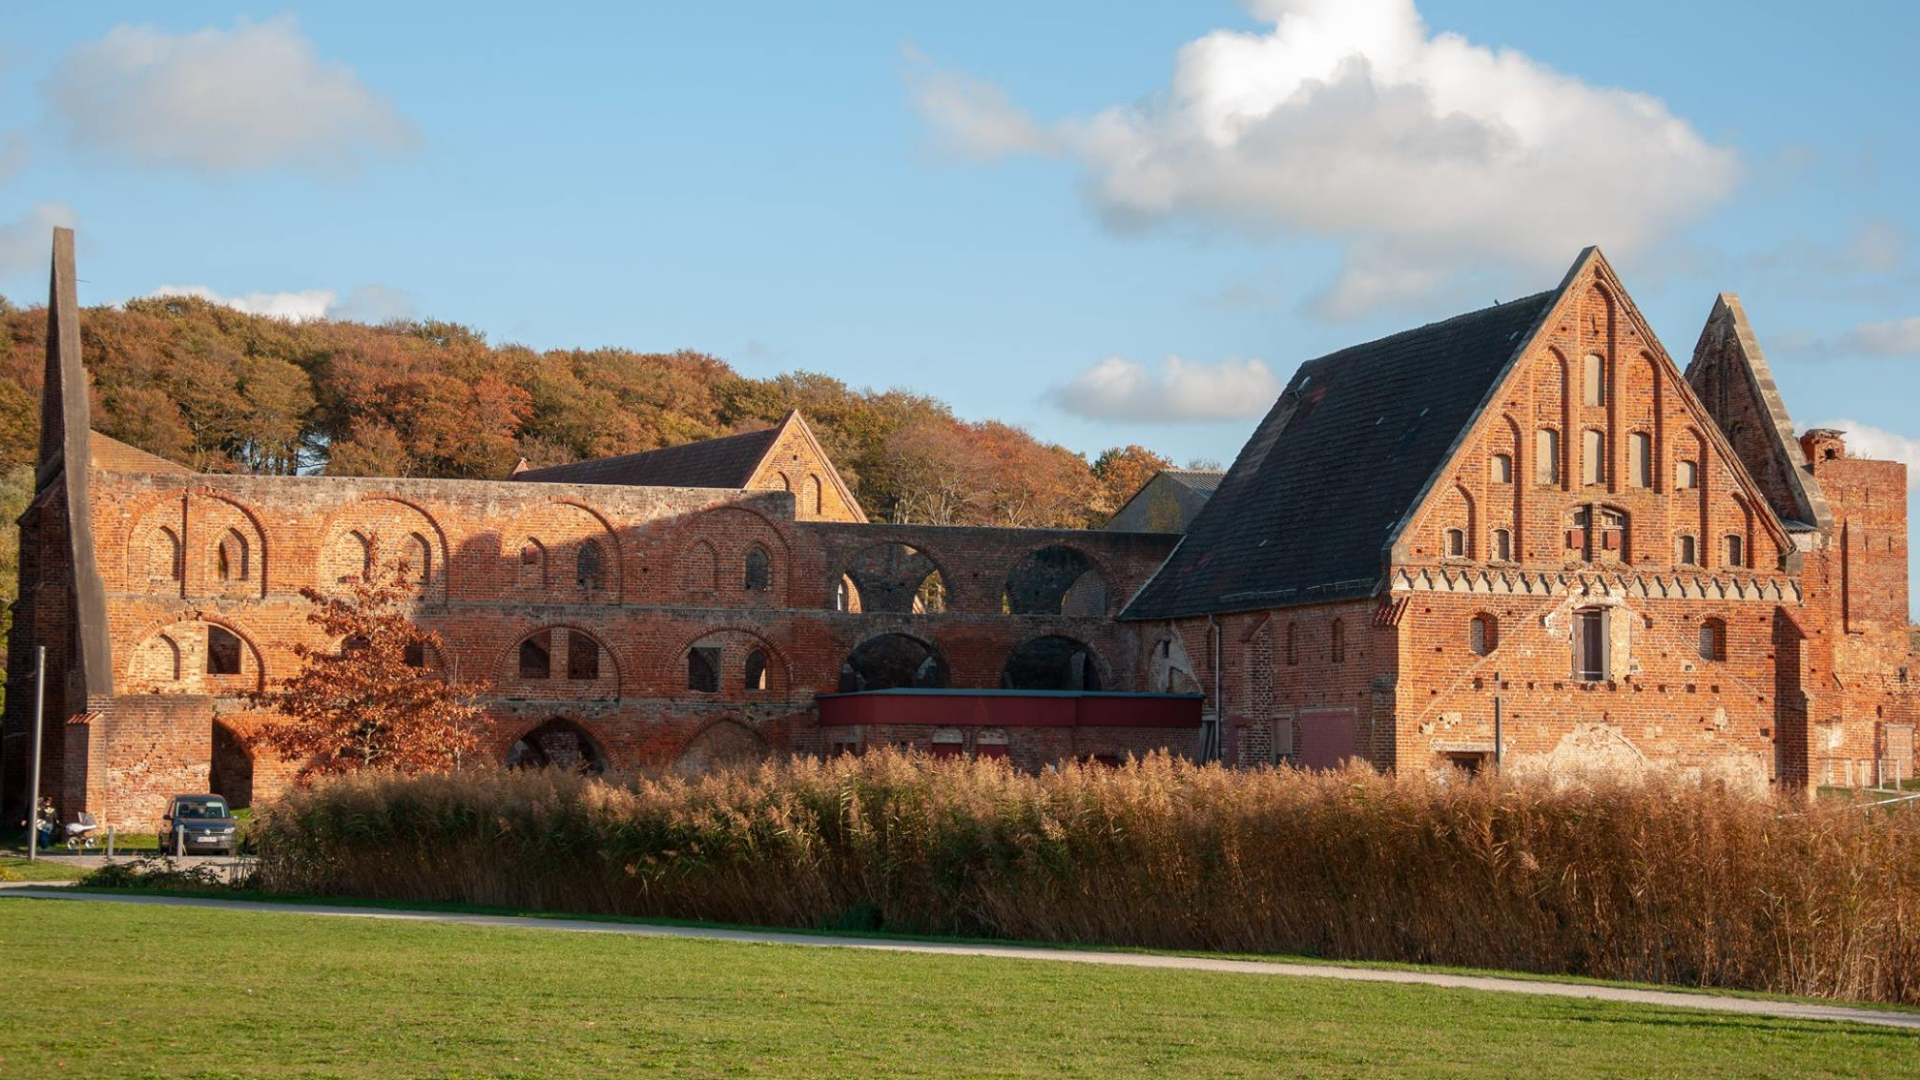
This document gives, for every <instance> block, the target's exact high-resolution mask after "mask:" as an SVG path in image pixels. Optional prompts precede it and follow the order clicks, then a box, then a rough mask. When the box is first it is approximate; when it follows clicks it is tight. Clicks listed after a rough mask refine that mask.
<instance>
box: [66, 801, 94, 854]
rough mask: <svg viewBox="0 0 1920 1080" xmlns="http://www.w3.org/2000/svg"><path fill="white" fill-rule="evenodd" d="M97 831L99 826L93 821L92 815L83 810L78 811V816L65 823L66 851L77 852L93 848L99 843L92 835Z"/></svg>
mask: <svg viewBox="0 0 1920 1080" xmlns="http://www.w3.org/2000/svg"><path fill="white" fill-rule="evenodd" d="M98 831H100V825H99V823H98V822H96V821H94V820H93V815H92V814H89V813H87V812H86V811H85V810H82V811H80V813H79V815H78V816H76V817H75V818H74V819H73V820H72V821H70V822H68V823H67V850H68V851H79V850H81V849H82V848H87V849H91V848H93V847H95V846H96V845H98V843H99V841H98V840H96V839H95V838H94V833H96V832H98Z"/></svg>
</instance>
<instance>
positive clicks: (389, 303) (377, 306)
mask: <svg viewBox="0 0 1920 1080" xmlns="http://www.w3.org/2000/svg"><path fill="white" fill-rule="evenodd" d="M417 314H419V305H417V304H415V303H414V301H413V297H412V296H411V295H410V294H408V293H407V292H406V291H405V290H404V289H394V288H389V287H388V286H385V285H362V286H360V287H359V288H357V289H355V290H353V291H352V292H350V293H348V294H347V295H346V297H345V299H343V300H341V301H340V302H339V303H337V304H333V305H331V306H329V307H328V308H327V318H329V319H352V320H353V321H355V322H363V323H373V324H375V325H379V324H380V323H389V322H394V321H395V320H402V321H404V320H408V319H412V318H413V317H414V316H416V315H417Z"/></svg>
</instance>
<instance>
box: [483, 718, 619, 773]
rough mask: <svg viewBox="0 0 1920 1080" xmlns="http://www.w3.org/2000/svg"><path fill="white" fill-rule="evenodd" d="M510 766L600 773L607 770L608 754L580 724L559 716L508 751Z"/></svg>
mask: <svg viewBox="0 0 1920 1080" xmlns="http://www.w3.org/2000/svg"><path fill="white" fill-rule="evenodd" d="M506 765H507V768H509V769H559V770H561V771H563V772H571V773H578V774H580V775H581V776H600V775H602V774H604V773H605V772H606V771H607V755H606V751H604V750H602V749H601V748H600V744H599V743H598V742H596V741H595V740H594V738H593V737H592V736H591V735H588V734H587V733H586V732H585V731H584V730H582V729H581V728H580V726H579V725H577V724H574V723H572V722H571V721H567V720H562V719H560V718H559V717H555V718H553V719H552V720H549V721H547V722H546V723H544V724H541V725H540V726H539V727H537V728H534V729H533V730H532V731H529V732H527V733H526V734H525V735H522V736H520V738H519V739H518V740H516V741H515V742H514V744H513V748H512V749H511V750H509V751H508V752H507V762H506Z"/></svg>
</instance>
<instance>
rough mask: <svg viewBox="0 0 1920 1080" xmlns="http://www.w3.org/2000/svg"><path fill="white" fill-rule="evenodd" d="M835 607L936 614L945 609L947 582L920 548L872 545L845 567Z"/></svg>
mask: <svg viewBox="0 0 1920 1080" xmlns="http://www.w3.org/2000/svg"><path fill="white" fill-rule="evenodd" d="M834 606H835V607H836V608H837V609H838V610H840V611H865V612H881V611H886V612H897V613H900V614H914V615H924V614H937V613H939V612H942V611H945V610H946V607H947V586H946V579H945V578H944V577H942V576H941V574H940V569H939V568H938V567H937V566H935V565H934V563H933V560H932V559H931V558H929V557H928V555H927V553H926V552H924V551H921V550H920V549H919V548H916V547H913V546H912V545H910V544H875V545H873V546H872V547H869V548H866V549H864V550H862V551H861V552H860V553H859V554H857V555H855V556H854V557H853V559H852V561H851V562H849V563H848V564H847V569H846V572H845V573H844V574H842V575H841V578H840V582H839V584H838V585H837V586H836V591H835V594H834Z"/></svg>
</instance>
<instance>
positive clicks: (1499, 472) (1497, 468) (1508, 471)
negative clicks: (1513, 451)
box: [1488, 454, 1513, 484]
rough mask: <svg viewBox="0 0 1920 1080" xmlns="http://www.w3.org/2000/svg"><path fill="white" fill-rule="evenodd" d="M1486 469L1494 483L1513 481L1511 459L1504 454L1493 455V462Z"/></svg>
mask: <svg viewBox="0 0 1920 1080" xmlns="http://www.w3.org/2000/svg"><path fill="white" fill-rule="evenodd" d="M1488 471H1489V474H1490V476H1491V478H1492V480H1493V482H1494V483H1496V484H1511V483H1513V459H1512V458H1510V457H1508V456H1507V455H1505V454H1495V455H1493V463H1492V465H1491V466H1490V468H1489V470H1488Z"/></svg>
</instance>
